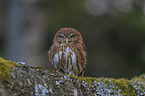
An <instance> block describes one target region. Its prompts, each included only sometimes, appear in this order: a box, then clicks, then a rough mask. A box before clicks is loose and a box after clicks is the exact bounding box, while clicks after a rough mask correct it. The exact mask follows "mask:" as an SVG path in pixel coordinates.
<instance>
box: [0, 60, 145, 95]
mask: <svg viewBox="0 0 145 96" xmlns="http://www.w3.org/2000/svg"><path fill="white" fill-rule="evenodd" d="M0 83H1V84H0V87H1V90H0V95H6V96H7V95H8V96H9V95H11V96H12V95H16V96H19V95H22V96H24V95H29V96H30V95H37V96H40V95H41V96H42V95H44V96H50V95H52V96H53V95H62V96H64V95H73V96H81V95H82V96H84V95H86V96H88V95H90V96H92V95H105V96H106V95H123V96H124V95H125V96H126V95H130V96H135V95H142V96H144V95H145V74H143V75H141V76H140V77H134V78H133V79H131V80H128V79H125V78H120V79H113V78H104V77H101V78H92V77H77V76H72V75H67V74H60V73H58V72H56V71H53V70H44V69H42V68H41V67H32V66H28V65H22V64H17V63H16V62H12V61H10V60H4V59H3V58H0Z"/></svg>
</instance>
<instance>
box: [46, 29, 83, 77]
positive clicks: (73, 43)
mask: <svg viewBox="0 0 145 96" xmlns="http://www.w3.org/2000/svg"><path fill="white" fill-rule="evenodd" d="M48 56H49V60H50V62H51V63H52V64H53V66H54V67H55V68H56V69H57V70H58V71H60V72H62V73H66V74H70V75H71V74H73V75H77V76H83V74H84V70H85V68H86V47H85V44H84V43H83V40H82V36H81V34H80V33H79V32H78V31H77V30H75V29H73V28H62V29H60V30H58V31H57V33H56V34H55V37H54V39H53V45H52V47H51V48H50V51H49V52H48Z"/></svg>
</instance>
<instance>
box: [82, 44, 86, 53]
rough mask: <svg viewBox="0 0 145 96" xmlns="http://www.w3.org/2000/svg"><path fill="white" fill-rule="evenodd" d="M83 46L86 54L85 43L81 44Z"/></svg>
mask: <svg viewBox="0 0 145 96" xmlns="http://www.w3.org/2000/svg"><path fill="white" fill-rule="evenodd" d="M81 45H82V47H83V51H85V52H86V46H85V44H84V43H81Z"/></svg>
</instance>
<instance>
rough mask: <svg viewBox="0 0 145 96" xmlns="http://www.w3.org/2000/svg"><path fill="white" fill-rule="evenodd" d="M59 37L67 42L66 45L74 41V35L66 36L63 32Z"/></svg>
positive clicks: (63, 41)
mask: <svg viewBox="0 0 145 96" xmlns="http://www.w3.org/2000/svg"><path fill="white" fill-rule="evenodd" d="M59 37H60V39H61V41H62V42H61V43H65V44H66V45H68V44H69V43H71V42H72V40H73V38H74V35H70V36H64V35H63V34H61V35H60V36H59Z"/></svg>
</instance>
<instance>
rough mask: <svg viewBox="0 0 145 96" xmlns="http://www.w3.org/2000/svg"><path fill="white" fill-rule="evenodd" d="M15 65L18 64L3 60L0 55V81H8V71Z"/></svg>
mask: <svg viewBox="0 0 145 96" xmlns="http://www.w3.org/2000/svg"><path fill="white" fill-rule="evenodd" d="M16 65H18V64H17V63H16V62H13V61H10V60H4V59H3V58H1V57H0V82H2V81H3V80H7V81H8V82H9V83H10V77H9V71H10V70H11V68H12V67H14V66H16Z"/></svg>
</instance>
